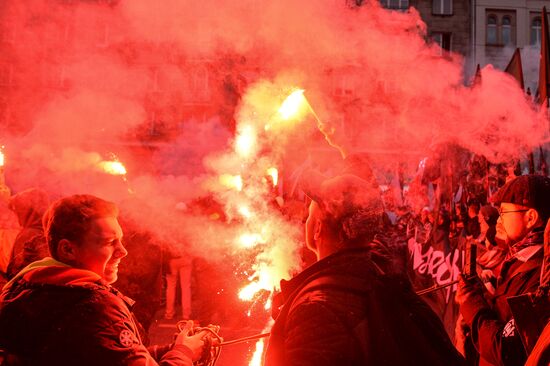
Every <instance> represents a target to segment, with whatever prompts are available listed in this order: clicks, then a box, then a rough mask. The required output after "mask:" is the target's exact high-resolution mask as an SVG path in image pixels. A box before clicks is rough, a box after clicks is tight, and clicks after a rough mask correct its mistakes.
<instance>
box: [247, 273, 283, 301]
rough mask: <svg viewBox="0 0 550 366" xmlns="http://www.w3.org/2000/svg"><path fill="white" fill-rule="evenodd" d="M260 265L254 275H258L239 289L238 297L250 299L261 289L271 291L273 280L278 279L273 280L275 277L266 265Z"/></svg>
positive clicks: (273, 284)
mask: <svg viewBox="0 0 550 366" xmlns="http://www.w3.org/2000/svg"><path fill="white" fill-rule="evenodd" d="M260 267H263V268H259V269H258V270H257V272H256V274H255V275H254V276H259V278H256V279H255V280H254V281H253V282H250V283H249V284H248V285H246V286H245V287H243V288H242V289H241V290H240V291H239V299H241V300H243V301H250V300H252V299H253V298H254V296H256V294H257V293H258V292H260V291H261V290H266V291H273V287H274V286H275V283H274V282H278V281H276V280H275V277H274V276H273V274H272V273H271V271H270V270H269V269H268V268H267V267H266V266H260Z"/></svg>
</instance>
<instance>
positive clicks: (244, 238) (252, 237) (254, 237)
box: [239, 234, 265, 248]
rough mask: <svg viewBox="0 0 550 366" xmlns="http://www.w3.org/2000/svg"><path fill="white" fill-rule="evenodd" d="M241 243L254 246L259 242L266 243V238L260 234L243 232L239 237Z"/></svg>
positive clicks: (245, 245)
mask: <svg viewBox="0 0 550 366" xmlns="http://www.w3.org/2000/svg"><path fill="white" fill-rule="evenodd" d="M239 243H240V244H241V245H242V246H243V247H245V248H252V247H254V246H256V245H257V244H264V243H265V239H264V238H262V236H261V235H259V234H243V235H241V236H240V237H239Z"/></svg>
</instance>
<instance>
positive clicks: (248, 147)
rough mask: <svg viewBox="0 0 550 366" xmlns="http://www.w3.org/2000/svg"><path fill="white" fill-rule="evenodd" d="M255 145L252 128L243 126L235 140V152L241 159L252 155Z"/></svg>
mask: <svg viewBox="0 0 550 366" xmlns="http://www.w3.org/2000/svg"><path fill="white" fill-rule="evenodd" d="M255 145H256V132H255V131H254V128H252V126H244V127H243V128H242V129H241V131H240V132H239V134H238V135H237V138H236V139H235V150H236V151H237V154H239V155H240V156H241V157H248V156H250V155H251V154H252V151H253V149H254V146H255Z"/></svg>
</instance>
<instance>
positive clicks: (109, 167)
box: [99, 161, 126, 175]
mask: <svg viewBox="0 0 550 366" xmlns="http://www.w3.org/2000/svg"><path fill="white" fill-rule="evenodd" d="M99 165H100V166H101V169H103V171H104V172H105V173H107V174H112V175H125V174H126V168H125V167H124V165H123V164H122V163H121V162H120V161H102V162H100V163H99Z"/></svg>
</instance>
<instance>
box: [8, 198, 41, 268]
mask: <svg viewBox="0 0 550 366" xmlns="http://www.w3.org/2000/svg"><path fill="white" fill-rule="evenodd" d="M49 203H50V200H49V198H48V194H47V193H46V192H44V191H43V190H41V189H37V188H31V189H27V190H25V191H22V192H20V193H18V194H16V195H15V196H13V197H12V198H11V199H10V201H9V204H8V207H9V208H10V209H11V210H12V211H13V212H14V213H15V214H16V215H17V219H18V220H19V226H21V231H20V232H19V234H17V237H16V238H15V243H14V244H13V249H12V252H11V256H10V262H9V264H8V268H7V270H6V275H7V277H8V279H12V278H13V277H14V276H15V275H16V274H17V273H18V272H19V271H20V270H22V269H23V268H25V267H26V266H27V265H28V264H30V263H32V262H34V261H37V260H39V259H42V258H44V257H46V256H48V255H49V252H48V245H47V244H46V238H45V237H44V230H43V229H42V216H43V215H44V212H46V210H47V209H48V205H49Z"/></svg>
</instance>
